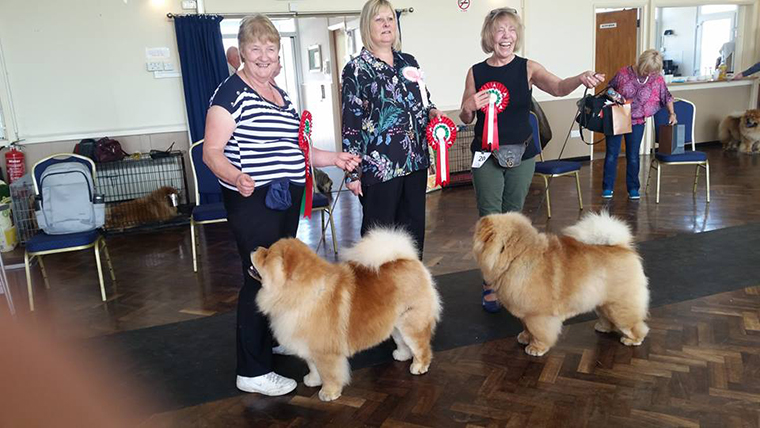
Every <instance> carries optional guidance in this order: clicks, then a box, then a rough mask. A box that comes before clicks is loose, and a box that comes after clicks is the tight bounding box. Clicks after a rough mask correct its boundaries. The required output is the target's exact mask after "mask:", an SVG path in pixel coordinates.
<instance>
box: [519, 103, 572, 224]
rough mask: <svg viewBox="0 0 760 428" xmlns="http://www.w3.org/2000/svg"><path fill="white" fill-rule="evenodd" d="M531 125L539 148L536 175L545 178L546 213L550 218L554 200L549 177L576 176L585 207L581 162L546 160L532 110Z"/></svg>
mask: <svg viewBox="0 0 760 428" xmlns="http://www.w3.org/2000/svg"><path fill="white" fill-rule="evenodd" d="M529 121H530V126H531V128H533V144H535V145H536V147H537V148H538V155H539V159H541V160H540V161H539V162H536V172H535V173H534V175H537V176H539V177H542V178H543V179H544V186H545V187H546V213H547V214H548V216H549V218H551V216H552V200H551V197H550V195H549V178H553V177H567V176H571V175H574V176H575V187H576V189H578V207H579V209H581V210H582V209H583V197H582V196H581V179H580V177H579V176H578V171H580V170H581V163H580V162H573V161H563V160H555V161H544V154H543V152H542V150H541V139H540V138H539V132H538V117H536V114H535V113H533V112H530V117H529Z"/></svg>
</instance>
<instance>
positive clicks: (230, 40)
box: [220, 18, 301, 111]
mask: <svg viewBox="0 0 760 428" xmlns="http://www.w3.org/2000/svg"><path fill="white" fill-rule="evenodd" d="M272 23H273V24H274V26H275V27H276V28H277V31H279V32H280V37H281V38H280V63H281V64H282V70H281V71H280V74H279V75H278V76H277V77H275V79H274V80H275V83H277V86H279V87H280V88H282V89H284V90H285V92H287V93H288V96H289V97H290V100H291V101H292V102H293V104H294V105H295V106H296V110H298V111H301V108H300V102H299V99H298V94H299V92H298V84H297V83H296V82H297V81H298V79H297V76H296V69H297V68H296V55H295V50H296V49H295V46H296V21H295V19H293V18H286V19H272ZM220 27H221V30H222V43H223V44H224V50H225V52H226V51H227V49H229V48H230V47H231V46H237V45H238V41H237V36H238V29H239V28H240V19H224V20H223V21H222V23H221V25H220Z"/></svg>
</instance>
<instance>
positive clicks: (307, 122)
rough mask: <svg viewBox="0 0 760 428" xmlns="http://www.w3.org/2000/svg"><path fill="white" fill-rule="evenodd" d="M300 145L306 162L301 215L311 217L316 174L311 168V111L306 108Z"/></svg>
mask: <svg viewBox="0 0 760 428" xmlns="http://www.w3.org/2000/svg"><path fill="white" fill-rule="evenodd" d="M298 147H300V148H301V151H302V152H303V157H304V159H305V163H306V186H305V187H304V189H303V198H302V199H301V215H302V216H304V217H308V218H311V206H312V199H313V197H314V184H313V182H314V174H313V171H312V169H311V112H310V111H308V110H304V111H303V114H302V115H301V126H300V127H299V129H298Z"/></svg>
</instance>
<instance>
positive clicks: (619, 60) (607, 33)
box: [593, 8, 641, 152]
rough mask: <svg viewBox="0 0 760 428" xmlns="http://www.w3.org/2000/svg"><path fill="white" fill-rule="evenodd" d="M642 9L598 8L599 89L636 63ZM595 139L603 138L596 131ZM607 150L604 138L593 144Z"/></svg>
mask: <svg viewBox="0 0 760 428" xmlns="http://www.w3.org/2000/svg"><path fill="white" fill-rule="evenodd" d="M640 22H641V10H640V9H638V8H622V9H596V30H595V33H596V38H595V40H596V52H595V57H594V63H595V67H594V69H595V70H596V72H598V73H603V74H604V75H605V81H604V83H603V84H601V85H599V86H597V89H598V91H602V90H604V88H606V87H607V85H608V84H609V82H610V80H611V79H612V77H613V76H614V75H615V73H617V71H618V70H620V69H621V68H623V67H625V66H627V65H631V64H635V63H636V58H637V54H638V52H639V50H640V48H639V46H640V31H639V27H640V25H639V23H640ZM593 138H594V141H599V140H600V139H603V138H604V135H603V134H597V133H595V134H594V137H593ZM603 151H605V141H602V142H600V143H599V144H597V145H595V146H594V152H603Z"/></svg>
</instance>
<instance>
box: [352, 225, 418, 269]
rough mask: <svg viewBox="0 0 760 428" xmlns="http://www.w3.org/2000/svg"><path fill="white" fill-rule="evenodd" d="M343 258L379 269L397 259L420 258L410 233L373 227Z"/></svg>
mask: <svg viewBox="0 0 760 428" xmlns="http://www.w3.org/2000/svg"><path fill="white" fill-rule="evenodd" d="M343 259H344V260H345V261H348V262H354V263H357V264H360V265H362V266H366V267H368V268H370V269H379V268H380V266H382V265H384V264H385V263H388V262H392V261H396V260H419V259H418V258H417V248H416V247H415V245H414V241H413V240H412V237H411V236H409V234H408V233H407V232H405V231H403V230H401V229H390V228H376V229H371V230H370V231H368V232H367V234H366V235H364V238H362V239H361V241H359V242H358V243H357V244H356V245H354V246H353V247H351V248H349V249H347V250H346V251H344V253H343Z"/></svg>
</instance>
